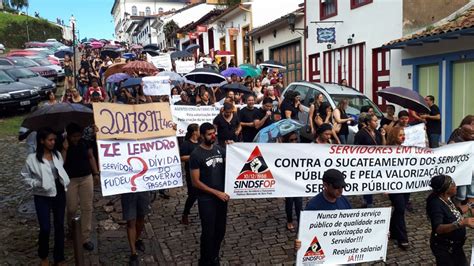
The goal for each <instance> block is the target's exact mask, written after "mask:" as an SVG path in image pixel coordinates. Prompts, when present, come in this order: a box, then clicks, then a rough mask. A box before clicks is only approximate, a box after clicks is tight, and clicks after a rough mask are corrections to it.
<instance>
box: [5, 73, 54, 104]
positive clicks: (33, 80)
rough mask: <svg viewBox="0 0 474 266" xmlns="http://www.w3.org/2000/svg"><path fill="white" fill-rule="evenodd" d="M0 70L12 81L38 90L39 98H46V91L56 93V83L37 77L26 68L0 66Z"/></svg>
mask: <svg viewBox="0 0 474 266" xmlns="http://www.w3.org/2000/svg"><path fill="white" fill-rule="evenodd" d="M0 69H2V70H3V71H4V72H5V73H6V74H7V75H8V76H10V77H11V78H12V79H13V80H14V81H18V82H21V83H25V84H28V85H31V86H33V87H34V88H35V89H38V90H39V91H38V92H39V94H40V95H41V97H46V93H47V92H48V91H53V92H54V93H56V83H54V82H52V81H51V80H49V79H46V78H43V77H41V76H39V75H38V74H36V73H35V72H33V71H31V70H29V69H28V68H22V67H11V66H1V67H0Z"/></svg>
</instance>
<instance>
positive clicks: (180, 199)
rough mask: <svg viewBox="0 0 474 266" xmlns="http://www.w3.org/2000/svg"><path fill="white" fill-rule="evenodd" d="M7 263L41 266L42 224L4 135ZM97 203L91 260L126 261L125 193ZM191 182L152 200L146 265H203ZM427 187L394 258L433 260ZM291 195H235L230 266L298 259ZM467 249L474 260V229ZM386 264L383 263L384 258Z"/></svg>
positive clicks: (2, 232) (0, 235) (390, 257)
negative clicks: (186, 216)
mask: <svg viewBox="0 0 474 266" xmlns="http://www.w3.org/2000/svg"><path fill="white" fill-rule="evenodd" d="M0 149H1V150H2V151H3V152H2V153H1V155H0V156H1V159H2V160H1V161H2V163H3V165H2V167H0V169H1V170H0V173H1V175H0V176H1V179H0V180H1V185H0V212H1V217H2V219H1V220H0V226H1V229H0V239H2V241H1V242H0V264H1V265H33V264H37V263H38V262H39V260H38V259H37V257H36V249H37V241H36V239H37V233H38V225H37V222H36V217H35V214H34V206H33V204H32V196H31V194H29V193H28V192H27V191H26V190H25V188H24V186H23V185H21V183H20V178H19V171H20V169H21V167H22V165H23V163H24V158H25V146H24V144H18V142H17V140H16V139H15V138H13V137H8V138H5V137H4V138H3V139H2V140H0ZM97 190H98V188H96V195H95V202H94V206H95V208H94V217H95V221H94V230H93V231H94V237H93V240H94V242H95V244H96V246H97V247H98V249H96V250H95V251H94V252H91V253H87V252H85V257H86V262H87V265H124V264H126V263H127V261H128V255H129V250H128V244H127V238H126V231H125V225H124V222H123V221H122V220H121V207H120V200H118V199H119V198H118V197H107V198H103V197H101V195H100V193H99V192H98V191H97ZM185 193H186V190H185V188H179V189H172V190H170V195H171V198H170V199H168V200H166V199H162V198H160V197H157V199H156V200H155V201H154V202H153V204H152V213H151V214H150V215H149V217H148V219H147V224H146V233H145V235H144V238H145V244H146V249H147V250H146V254H142V255H141V256H140V258H141V264H142V265H191V264H193V265H196V264H197V259H198V257H199V236H200V223H199V217H198V215H197V205H195V206H194V208H193V209H192V212H191V215H190V221H191V223H190V225H188V226H184V225H181V224H180V223H179V220H180V218H181V213H182V209H183V206H184V201H185V199H186V194H185ZM426 196H427V192H425V193H418V194H412V199H413V203H414V206H415V212H413V213H408V215H407V223H408V234H409V240H410V244H411V248H410V250H409V251H402V250H400V249H399V248H398V247H397V246H396V245H395V243H394V242H393V241H391V242H390V243H389V249H388V254H387V264H400V265H414V264H433V263H434V257H433V256H432V254H431V250H430V249H429V244H428V239H429V233H430V229H429V224H428V221H427V219H426V215H425V210H424V199H425V198H426ZM375 199H376V206H389V201H388V199H387V197H386V196H385V195H377V196H376V197H375ZM351 201H352V203H353V205H354V207H358V206H360V204H361V203H360V197H351ZM285 223H286V219H285V211H284V200H283V199H259V200H231V201H230V204H229V213H228V225H227V233H226V237H225V240H224V243H223V247H222V263H223V264H224V265H243V264H245V265H252V264H253V265H255V264H262V265H269V264H281V263H283V264H285V265H286V264H288V265H291V264H293V263H294V259H295V257H294V250H293V245H294V239H295V237H296V233H291V232H289V231H288V230H287V229H286V227H285ZM468 235H469V239H468V241H467V242H466V245H465V249H466V252H467V256H468V258H470V248H471V243H472V230H468ZM66 251H67V253H66V255H67V258H68V263H69V265H73V264H74V258H73V251H72V243H71V241H67V242H66ZM377 264H380V263H377Z"/></svg>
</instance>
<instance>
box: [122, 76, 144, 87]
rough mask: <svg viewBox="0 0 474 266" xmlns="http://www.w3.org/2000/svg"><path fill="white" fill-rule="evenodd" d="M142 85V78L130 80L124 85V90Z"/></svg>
mask: <svg viewBox="0 0 474 266" xmlns="http://www.w3.org/2000/svg"><path fill="white" fill-rule="evenodd" d="M140 84H142V79H141V78H129V79H126V80H125V81H124V82H123V83H122V88H130V87H134V86H138V85H140Z"/></svg>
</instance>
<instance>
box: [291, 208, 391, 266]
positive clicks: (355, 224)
mask: <svg viewBox="0 0 474 266" xmlns="http://www.w3.org/2000/svg"><path fill="white" fill-rule="evenodd" d="M390 212H391V208H373V209H355V210H334V211H302V212H301V215H300V224H299V232H298V239H299V240H300V241H301V248H300V249H299V250H298V253H297V254H296V265H314V264H354V263H362V262H369V261H378V260H383V261H385V258H386V255H387V242H388V231H389V225H390Z"/></svg>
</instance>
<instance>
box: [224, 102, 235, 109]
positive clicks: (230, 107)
mask: <svg viewBox="0 0 474 266" xmlns="http://www.w3.org/2000/svg"><path fill="white" fill-rule="evenodd" d="M229 110H234V105H233V104H231V103H224V111H229Z"/></svg>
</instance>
